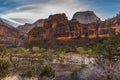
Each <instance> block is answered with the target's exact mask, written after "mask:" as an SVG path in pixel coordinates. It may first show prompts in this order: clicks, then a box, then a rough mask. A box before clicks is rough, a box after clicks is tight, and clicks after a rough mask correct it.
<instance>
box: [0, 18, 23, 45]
mask: <svg viewBox="0 0 120 80" xmlns="http://www.w3.org/2000/svg"><path fill="white" fill-rule="evenodd" d="M20 35H21V33H20V31H19V30H17V29H16V28H13V27H11V26H9V25H8V24H6V23H4V22H3V21H2V20H0V46H21V45H23V40H22V39H21V38H20Z"/></svg>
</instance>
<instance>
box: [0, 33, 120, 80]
mask: <svg viewBox="0 0 120 80" xmlns="http://www.w3.org/2000/svg"><path fill="white" fill-rule="evenodd" d="M79 40H80V39H78V40H76V41H74V42H76V43H72V41H71V43H63V42H57V41H56V42H52V41H50V43H51V45H52V46H53V47H52V46H51V48H48V47H49V46H46V44H45V45H44V44H43V47H42V45H40V46H32V47H30V48H29V47H10V48H8V47H0V79H3V80H7V79H5V78H4V77H9V76H12V75H17V76H19V78H18V80H30V79H31V80H119V79H120V42H119V41H120V34H117V35H111V37H109V38H106V39H95V40H89V43H86V44H87V45H84V46H83V44H81V46H80V44H77V41H79ZM87 42H88V41H87ZM55 46H57V47H56V48H55Z"/></svg>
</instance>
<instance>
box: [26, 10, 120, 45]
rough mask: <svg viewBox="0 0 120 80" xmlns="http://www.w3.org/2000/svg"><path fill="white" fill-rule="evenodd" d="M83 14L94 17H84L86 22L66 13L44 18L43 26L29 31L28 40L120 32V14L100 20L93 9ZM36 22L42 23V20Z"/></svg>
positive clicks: (99, 35) (87, 36)
mask: <svg viewBox="0 0 120 80" xmlns="http://www.w3.org/2000/svg"><path fill="white" fill-rule="evenodd" d="M83 14H84V15H88V16H91V15H92V17H89V19H88V18H82V19H81V21H83V22H86V23H82V22H81V23H80V22H79V21H78V20H76V19H72V20H68V19H67V17H66V15H65V14H55V15H50V16H49V17H48V19H44V22H43V23H42V26H41V27H35V28H33V29H32V30H30V31H29V32H28V42H29V43H32V42H40V41H42V40H50V39H55V40H60V41H67V40H71V39H73V38H79V37H80V38H90V39H92V38H105V37H109V36H110V34H111V30H112V31H113V32H115V34H117V33H119V32H120V14H117V16H116V17H114V18H111V19H108V20H105V21H100V19H99V18H98V17H97V16H96V15H95V14H94V13H93V12H92V11H87V12H82V15H83ZM84 15H83V16H84ZM90 21H91V22H90ZM35 23H38V24H37V25H41V21H40V22H39V21H37V22H35ZM32 25H33V24H32ZM34 26H35V24H34Z"/></svg>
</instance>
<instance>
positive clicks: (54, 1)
mask: <svg viewBox="0 0 120 80" xmlns="http://www.w3.org/2000/svg"><path fill="white" fill-rule="evenodd" d="M90 8H91V6H89V5H86V4H85V3H84V2H83V1H82V0H81V1H80V0H69V1H66V0H49V1H48V2H44V3H40V2H39V3H33V4H29V5H22V6H20V7H17V8H16V10H15V11H11V12H8V13H6V14H3V15H2V18H5V19H7V20H9V21H12V22H15V23H18V24H24V23H28V22H29V23H33V22H35V21H36V20H38V19H42V18H47V17H48V16H49V15H51V14H56V13H66V15H67V17H68V18H69V19H71V18H72V16H73V14H74V13H75V12H77V11H85V10H90ZM14 18H18V19H21V21H17V20H14ZM23 19H25V20H26V19H27V20H26V21H25V20H23Z"/></svg>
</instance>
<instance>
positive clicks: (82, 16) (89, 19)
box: [72, 11, 100, 24]
mask: <svg viewBox="0 0 120 80" xmlns="http://www.w3.org/2000/svg"><path fill="white" fill-rule="evenodd" d="M72 19H76V20H77V21H79V22H80V23H83V24H88V23H95V22H99V21H100V18H98V17H97V16H96V15H95V13H94V12H93V11H83V12H76V13H75V14H74V15H73V18H72Z"/></svg>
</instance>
